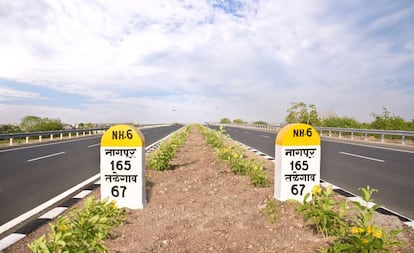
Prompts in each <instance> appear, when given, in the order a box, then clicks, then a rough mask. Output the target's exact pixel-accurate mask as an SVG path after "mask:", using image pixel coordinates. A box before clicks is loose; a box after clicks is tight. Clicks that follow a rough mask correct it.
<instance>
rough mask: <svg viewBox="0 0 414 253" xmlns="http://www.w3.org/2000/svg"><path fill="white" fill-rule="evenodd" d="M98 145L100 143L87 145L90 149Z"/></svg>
mask: <svg viewBox="0 0 414 253" xmlns="http://www.w3.org/2000/svg"><path fill="white" fill-rule="evenodd" d="M99 145H101V143H96V144H92V145H89V146H88V148H92V147H95V146H99Z"/></svg>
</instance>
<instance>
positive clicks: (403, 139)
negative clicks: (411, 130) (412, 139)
mask: <svg viewBox="0 0 414 253" xmlns="http://www.w3.org/2000/svg"><path fill="white" fill-rule="evenodd" d="M401 144H403V145H404V144H405V136H404V135H403V136H401Z"/></svg>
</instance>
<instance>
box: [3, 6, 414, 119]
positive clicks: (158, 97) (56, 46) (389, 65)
mask: <svg viewBox="0 0 414 253" xmlns="http://www.w3.org/2000/svg"><path fill="white" fill-rule="evenodd" d="M412 27H414V2H412V1H411V0H407V1H398V0H396V1H385V0H378V1H375V3H373V2H372V1H356V0H355V1H352V0H350V1H328V0H324V1H322V0H310V1H299V0H289V1H270V0H269V1H259V0H246V1H242V0H240V1H236V0H234V1H225V0H221V1H215V0H206V1H202V0H200V1H186V0H181V1H167V0H160V1H98V0H97V1H81V0H79V1H40V0H39V1H23V0H17V1H1V2H0V56H1V57H0V123H18V122H20V119H21V118H22V117H24V116H25V115H37V116H41V117H49V118H59V119H61V120H62V121H63V122H66V123H79V122H138V123H159V122H204V121H218V120H219V119H220V118H223V117H229V118H231V119H235V118H241V119H244V120H248V121H256V120H264V121H267V122H271V123H274V122H283V120H284V118H285V116H286V114H287V113H286V110H287V109H288V108H289V107H290V103H291V102H294V101H302V102H305V103H307V104H315V105H316V107H317V109H318V111H319V112H320V114H321V116H328V115H332V113H335V114H337V115H339V116H348V117H354V118H355V119H357V120H359V121H368V122H369V121H371V120H372V116H371V113H381V112H382V108H383V107H386V108H387V109H388V110H389V111H390V112H391V113H393V114H395V115H398V116H401V117H403V118H405V119H406V120H411V119H413V118H414V104H413V101H414V71H413V70H414V30H413V28H412Z"/></svg>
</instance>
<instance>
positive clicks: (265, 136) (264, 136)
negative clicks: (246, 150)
mask: <svg viewBox="0 0 414 253" xmlns="http://www.w3.org/2000/svg"><path fill="white" fill-rule="evenodd" d="M260 136H262V137H263V138H267V139H270V136H267V135H260Z"/></svg>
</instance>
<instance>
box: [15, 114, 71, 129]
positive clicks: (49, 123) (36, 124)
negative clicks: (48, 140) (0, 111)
mask: <svg viewBox="0 0 414 253" xmlns="http://www.w3.org/2000/svg"><path fill="white" fill-rule="evenodd" d="M20 128H21V129H22V130H23V131H26V132H36V131H50V130H61V129H63V124H62V122H61V121H60V119H49V118H40V117H38V116H31V115H28V116H24V117H23V118H22V120H21V122H20Z"/></svg>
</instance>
